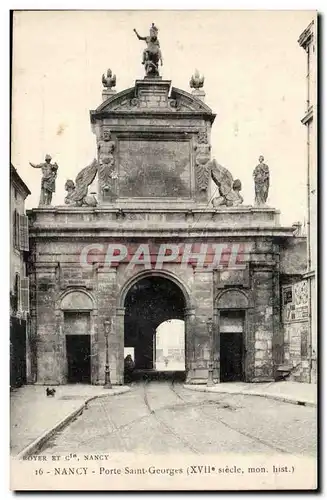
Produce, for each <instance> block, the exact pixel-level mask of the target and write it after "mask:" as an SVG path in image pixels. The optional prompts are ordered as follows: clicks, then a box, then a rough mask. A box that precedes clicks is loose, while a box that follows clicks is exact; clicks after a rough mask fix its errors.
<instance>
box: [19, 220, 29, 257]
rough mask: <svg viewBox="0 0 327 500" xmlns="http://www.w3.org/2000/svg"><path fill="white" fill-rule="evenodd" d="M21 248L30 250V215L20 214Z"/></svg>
mask: <svg viewBox="0 0 327 500" xmlns="http://www.w3.org/2000/svg"><path fill="white" fill-rule="evenodd" d="M19 249H20V250H25V251H28V250H29V244H28V217H26V215H20V216H19Z"/></svg>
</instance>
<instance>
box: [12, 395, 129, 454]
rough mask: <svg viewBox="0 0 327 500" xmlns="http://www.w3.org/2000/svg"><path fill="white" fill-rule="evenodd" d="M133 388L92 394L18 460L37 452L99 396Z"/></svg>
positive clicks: (28, 447) (24, 451)
mask: <svg viewBox="0 0 327 500" xmlns="http://www.w3.org/2000/svg"><path fill="white" fill-rule="evenodd" d="M109 390H110V389H109ZM130 390H131V389H130V387H124V388H123V387H122V388H121V389H119V390H117V392H114V393H111V394H106V393H103V394H96V395H95V396H90V397H89V398H88V399H86V400H85V401H84V402H83V403H82V404H81V405H80V406H79V407H78V408H77V409H76V410H74V411H72V412H71V413H69V414H68V415H66V416H65V417H63V418H62V419H61V420H60V421H59V422H58V423H57V424H55V425H54V426H53V427H52V428H51V429H48V430H46V431H45V432H43V434H41V436H39V437H38V438H36V439H34V441H33V442H32V443H30V444H29V445H28V446H26V447H25V448H24V449H23V450H22V451H21V452H20V453H18V455H16V456H15V458H16V459H17V460H23V459H26V458H27V457H29V456H31V455H33V454H34V453H35V452H37V451H38V450H39V449H40V448H41V446H43V445H44V444H45V443H46V442H47V441H48V440H49V439H50V438H51V437H52V436H53V435H54V434H56V432H58V431H60V430H62V429H64V428H65V427H66V426H67V425H68V424H69V423H70V422H71V421H72V420H74V418H75V417H78V416H79V415H81V414H82V413H83V410H84V409H85V408H86V407H87V405H88V404H89V403H90V402H91V401H93V400H94V399H99V398H104V397H107V396H118V395H119V394H124V393H125V392H129V391H130Z"/></svg>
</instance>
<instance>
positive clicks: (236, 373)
mask: <svg viewBox="0 0 327 500" xmlns="http://www.w3.org/2000/svg"><path fill="white" fill-rule="evenodd" d="M244 317H245V313H244V311H221V312H220V328H219V331H220V381H221V382H236V381H238V382H239V381H243V380H244V368H243V365H244V362H243V357H244V338H243V337H244Z"/></svg>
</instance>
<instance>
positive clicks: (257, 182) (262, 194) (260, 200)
mask: <svg viewBox="0 0 327 500" xmlns="http://www.w3.org/2000/svg"><path fill="white" fill-rule="evenodd" d="M263 162H264V157H263V156H260V157H259V164H258V165H257V166H256V167H255V169H254V170H253V178H254V190H255V202H254V203H255V205H257V206H263V205H265V204H266V201H267V198H268V192H269V167H268V165H266V164H265V163H263Z"/></svg>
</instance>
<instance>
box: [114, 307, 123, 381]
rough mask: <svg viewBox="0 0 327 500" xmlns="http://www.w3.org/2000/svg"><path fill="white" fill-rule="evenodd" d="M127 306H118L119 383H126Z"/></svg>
mask: <svg viewBox="0 0 327 500" xmlns="http://www.w3.org/2000/svg"><path fill="white" fill-rule="evenodd" d="M124 326H125V307H117V308H116V326H115V328H116V343H117V384H123V383H124Z"/></svg>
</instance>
